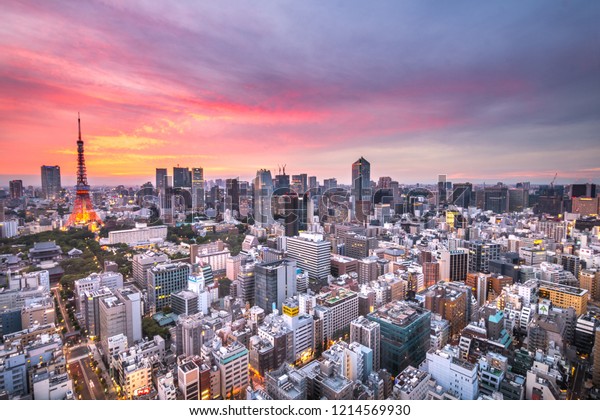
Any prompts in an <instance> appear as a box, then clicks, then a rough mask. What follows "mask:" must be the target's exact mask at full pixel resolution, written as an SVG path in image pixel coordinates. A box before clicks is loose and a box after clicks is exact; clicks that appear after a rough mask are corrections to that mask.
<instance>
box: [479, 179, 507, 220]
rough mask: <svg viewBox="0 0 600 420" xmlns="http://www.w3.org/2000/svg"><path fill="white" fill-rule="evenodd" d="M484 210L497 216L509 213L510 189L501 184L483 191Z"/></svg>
mask: <svg viewBox="0 0 600 420" xmlns="http://www.w3.org/2000/svg"><path fill="white" fill-rule="evenodd" d="M483 201H484V203H483V206H484V207H483V209H484V210H491V211H492V212H494V213H496V214H501V213H505V212H507V211H508V187H506V186H504V185H502V184H499V185H495V186H492V187H486V188H485V189H484V190H483Z"/></svg>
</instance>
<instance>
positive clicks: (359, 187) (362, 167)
mask: <svg viewBox="0 0 600 420" xmlns="http://www.w3.org/2000/svg"><path fill="white" fill-rule="evenodd" d="M352 195H353V196H354V197H355V200H356V201H371V164H370V163H369V162H367V160H366V159H365V158H364V157H362V156H361V157H360V159H358V160H357V161H356V162H354V163H353V164H352Z"/></svg>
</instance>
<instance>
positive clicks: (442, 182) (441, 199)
mask: <svg viewBox="0 0 600 420" xmlns="http://www.w3.org/2000/svg"><path fill="white" fill-rule="evenodd" d="M447 196H448V189H447V188H446V175H438V207H443V206H445V205H447V204H448V198H447Z"/></svg>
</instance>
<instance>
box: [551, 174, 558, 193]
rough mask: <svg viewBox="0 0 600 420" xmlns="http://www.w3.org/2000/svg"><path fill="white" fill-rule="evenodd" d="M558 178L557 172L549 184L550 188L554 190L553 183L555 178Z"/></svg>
mask: <svg viewBox="0 0 600 420" xmlns="http://www.w3.org/2000/svg"><path fill="white" fill-rule="evenodd" d="M557 176H558V172H557V173H555V174H554V178H552V182H551V183H550V188H552V189H554V181H556V177H557Z"/></svg>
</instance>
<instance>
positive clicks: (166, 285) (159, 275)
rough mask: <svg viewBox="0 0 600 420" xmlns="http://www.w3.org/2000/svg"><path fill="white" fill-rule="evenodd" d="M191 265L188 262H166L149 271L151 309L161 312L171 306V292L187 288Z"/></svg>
mask: <svg viewBox="0 0 600 420" xmlns="http://www.w3.org/2000/svg"><path fill="white" fill-rule="evenodd" d="M190 272H191V266H190V265H189V264H186V263H176V264H173V263H164V264H158V265H156V266H154V267H152V268H151V269H150V270H149V271H148V302H149V304H150V307H151V311H153V312H159V311H161V310H162V309H163V308H164V307H165V306H171V293H177V292H179V291H181V290H184V289H186V288H187V283H188V277H189V275H190Z"/></svg>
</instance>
